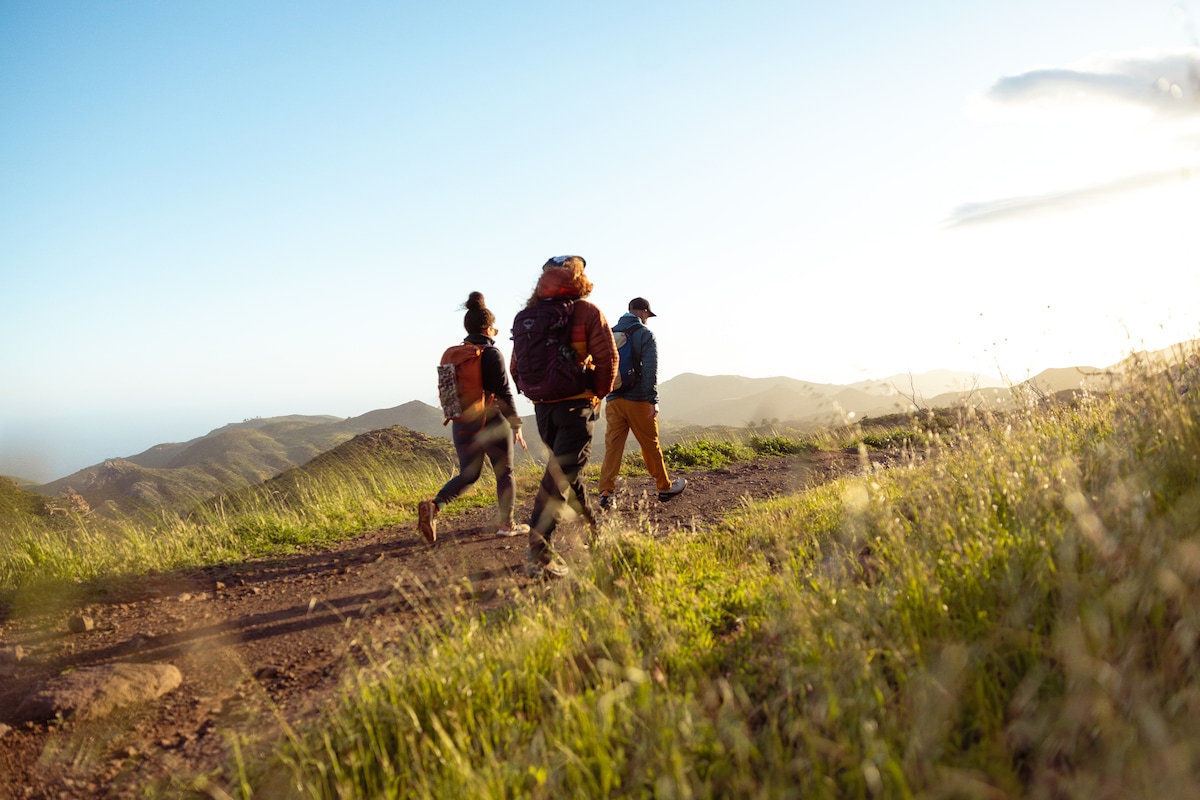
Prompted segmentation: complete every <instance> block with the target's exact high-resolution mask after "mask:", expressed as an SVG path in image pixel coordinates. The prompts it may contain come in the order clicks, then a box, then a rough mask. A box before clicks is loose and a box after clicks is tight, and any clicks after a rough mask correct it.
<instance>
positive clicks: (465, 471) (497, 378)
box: [417, 292, 529, 544]
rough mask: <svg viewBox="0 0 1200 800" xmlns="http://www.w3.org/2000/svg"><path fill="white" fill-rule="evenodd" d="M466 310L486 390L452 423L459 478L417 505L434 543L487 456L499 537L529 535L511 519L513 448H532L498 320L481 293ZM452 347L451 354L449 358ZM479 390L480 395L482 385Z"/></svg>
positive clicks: (421, 526)
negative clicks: (444, 516) (441, 521)
mask: <svg viewBox="0 0 1200 800" xmlns="http://www.w3.org/2000/svg"><path fill="white" fill-rule="evenodd" d="M464 308H466V310H467V313H466V314H464V315H463V327H464V328H465V329H466V331H467V337H466V338H465V339H464V340H463V344H464V345H475V348H474V352H475V353H476V354H477V361H478V365H477V369H478V372H477V373H476V374H477V376H478V377H477V378H475V380H476V381H477V382H478V383H479V384H481V386H482V398H481V399H480V400H479V401H478V402H479V403H480V405H479V407H478V408H479V410H477V411H476V412H474V413H468V412H464V414H463V415H462V416H459V417H455V418H453V419H452V420H451V423H452V424H451V426H450V436H451V439H452V440H453V442H454V451H455V453H457V454H458V474H457V475H455V476H454V477H453V478H451V479H450V480H448V481H447V482H446V485H445V486H443V487H442V488H441V489H440V490H439V491H438V493H437V495H436V496H434V498H433V499H432V500H422V501H421V502H420V503H419V504H418V505H417V528H418V529H419V530H420V531H421V535H422V536H424V537H425V541H427V542H429V543H430V544H433V543H434V542H435V541H436V540H437V516H438V514H440V513H441V511H442V509H444V508H445V507H446V504H447V503H449V502H451V501H453V500H454V498H456V497H458V496H459V495H460V494H462V493H463V492H465V491H466V490H467V489H469V488H470V487H471V486H472V485H474V483H475V481H477V480H479V476H480V475H482V474H483V459H484V458H485V457H486V458H487V459H488V460H489V461H490V462H491V464H492V471H493V472H495V473H496V500H497V503H498V505H499V508H500V516H499V523H498V525H499V528H498V529H497V531H496V533H498V534H499V535H500V536H517V535H519V534H525V533H529V526H528V525H523V524H521V525H519V524H516V523H515V522H514V520H513V502H514V495H515V490H514V482H513V476H512V464H513V449H514V448H513V444H514V443H516V444H519V445H520V446H521V449H523V450H525V449H528V446H527V445H526V444H525V437H524V436H523V435H522V434H521V415H520V414H518V413H517V408H516V404H515V403H514V402H513V394H512V389H511V388H510V386H509V383H508V373H507V372H506V371H505V368H504V356H503V355H501V354H500V351H499V350H498V349H496V343H495V339H494V337H495V336H496V334H497V333H498V332H499V331H498V329H497V328H496V316H495V315H494V314H493V313H492V312H491V310H490V309H488V307H487V305H486V304H485V302H484V299H483V294H482V293H480V292H471V295H470V296H469V297H468V298H467V302H466V303H465V304H464ZM454 349H455V348H450V350H447V351H446V354H447V356H449V355H450V353H451V351H452V350H454ZM466 349H467V350H468V351H470V350H471V349H472V348H466ZM445 360H446V357H445V356H444V357H443V361H445ZM475 391H476V393H479V389H478V387H476V390H475Z"/></svg>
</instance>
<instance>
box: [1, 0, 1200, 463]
mask: <svg viewBox="0 0 1200 800" xmlns="http://www.w3.org/2000/svg"><path fill="white" fill-rule="evenodd" d="M1195 13H1196V7H1195V4H1194V2H1191V1H1189V2H1165V1H1163V0H1101V1H1099V2H1098V1H1097V0H1091V1H1090V2H1082V0H1080V2H1075V1H1074V0H1070V1H1066V0H1036V1H1034V0H1014V1H1012V2H1007V3H1003V4H997V3H994V2H975V1H974V0H966V1H963V0H955V2H949V0H945V1H944V2H912V3H903V4H896V3H883V2H861V1H860V0H849V1H848V2H844V3H837V4H834V3H827V4H814V3H801V2H756V1H755V0H749V1H748V2H739V3H737V4H734V3H705V2H686V3H684V2H663V3H640V2H639V3H609V4H587V5H584V4H567V3H510V4H491V3H469V2H465V3H454V4H433V3H428V4H412V3H382V2H363V3H355V4H333V3H306V2H287V3H284V2H255V3H233V2H204V3H200V2H139V1H136V0H132V1H130V2H121V3H92V2H51V3H20V2H8V3H4V4H2V5H0V131H2V133H0V279H2V284H0V285H2V286H3V287H4V288H3V292H2V293H0V308H2V314H0V336H2V337H3V341H4V342H5V347H4V348H3V350H2V351H0V353H2V355H0V369H2V370H3V373H4V379H3V381H2V382H0V474H15V475H19V476H22V477H28V478H33V479H37V480H50V479H52V478H55V477H61V476H62V475H65V474H68V473H69V472H72V471H74V470H75V469H78V468H80V467H83V466H86V465H88V464H92V463H96V462H98V461H100V460H102V459H104V458H108V457H115V456H123V455H131V454H133V453H137V452H140V451H141V450H143V449H145V448H146V447H148V446H150V445H153V444H156V443H158V442H163V441H185V440H187V439H191V438H194V437H195V436H199V435H202V434H204V433H206V432H208V431H209V430H211V429H213V428H216V427H219V426H221V425H223V424H225V423H227V422H233V421H240V420H242V419H245V418H248V417H255V416H274V415H279V414H291V413H298V414H333V415H336V416H354V415H358V414H362V413H365V412H367V411H370V410H373V409H377V408H388V407H391V406H395V405H399V404H400V403H403V402H407V401H409V400H414V399H416V400H422V401H425V402H428V403H431V404H433V403H435V402H436V393H435V390H434V386H435V384H434V369H433V365H434V364H435V363H436V362H437V359H438V357H439V356H440V353H441V351H442V349H444V348H445V347H446V346H447V345H448V344H452V343H454V341H455V340H456V339H457V338H458V337H459V336H460V335H461V318H462V310H461V305H462V303H463V301H464V300H465V299H466V297H467V294H468V293H469V292H470V291H472V290H480V291H482V292H484V293H485V295H486V296H487V298H488V301H489V304H490V305H491V307H492V309H493V310H494V311H495V312H496V313H497V315H498V316H499V317H500V320H501V324H502V327H503V326H505V325H507V323H508V321H509V320H511V317H512V315H513V314H514V313H515V312H516V310H517V309H518V308H519V306H520V304H521V302H522V300H523V299H524V297H526V296H527V295H528V293H529V291H530V289H531V287H532V285H533V282H534V280H535V278H536V275H537V271H538V268H539V267H540V265H541V263H542V262H543V261H544V260H545V259H546V258H547V257H548V256H551V255H558V254H563V253H578V254H581V255H583V256H585V257H586V258H587V260H588V265H589V266H588V269H589V273H590V274H591V276H592V279H593V281H594V282H595V283H596V287H597V288H596V292H595V294H594V295H593V298H592V299H593V300H595V301H596V302H597V303H599V304H600V305H601V307H602V308H603V309H604V310H605V311H606V313H607V314H608V315H609V316H610V317H611V318H613V319H614V320H615V317H616V316H618V315H619V314H620V312H621V311H623V310H624V307H625V304H626V303H627V301H628V300H629V298H630V297H633V296H635V295H642V296H645V297H648V298H649V299H650V300H651V303H652V305H653V306H654V308H655V310H656V312H657V313H658V314H659V316H658V317H657V318H656V319H655V320H654V323H653V324H654V327H655V330H656V331H657V333H658V336H659V341H660V357H661V364H662V367H661V369H662V374H661V375H660V378H662V379H664V380H665V379H667V378H670V377H672V376H674V375H677V374H680V373H683V372H696V373H701V374H708V375H716V374H739V375H747V376H751V377H767V376H772V375H779V374H784V375H788V376H790V377H794V378H799V379H802V380H810V381H816V382H822V383H850V382H854V381H859V380H865V379H877V378H884V377H888V376H892V375H896V374H904V373H908V372H913V373H919V372H924V371H928V370H932V369H954V370H962V371H967V372H975V373H979V374H984V375H992V376H1000V377H1003V378H1010V379H1014V380H1020V379H1021V378H1024V377H1027V376H1029V375H1032V374H1035V373H1037V372H1039V371H1041V370H1042V369H1045V368H1048V367H1057V366H1071V365H1079V364H1087V365H1094V366H1103V365H1105V364H1108V363H1112V362H1114V361H1116V360H1118V359H1119V358H1121V357H1122V356H1123V355H1125V354H1126V353H1128V352H1129V351H1130V350H1134V349H1144V348H1147V347H1149V348H1157V347H1162V346H1166V345H1169V344H1171V343H1173V342H1176V341H1181V340H1184V339H1191V338H1194V337H1196V336H1197V335H1198V332H1197V325H1198V323H1200V314H1198V313H1197V312H1198V311H1200V277H1198V276H1200V270H1197V268H1196V267H1197V258H1196V236H1195V233H1194V229H1195V216H1196V209H1197V208H1200V202H1198V201H1200V188H1198V187H1200V51H1198V50H1197V46H1198V42H1197V25H1196V19H1195ZM1193 174H1194V175H1195V176H1196V177H1195V178H1192V177H1190V176H1191V175H1193ZM505 344H506V342H505V341H504V340H503V339H502V340H501V346H502V348H503V347H504V346H505ZM663 413H664V415H666V416H669V409H664V410H663Z"/></svg>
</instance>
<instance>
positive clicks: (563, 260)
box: [550, 256, 587, 267]
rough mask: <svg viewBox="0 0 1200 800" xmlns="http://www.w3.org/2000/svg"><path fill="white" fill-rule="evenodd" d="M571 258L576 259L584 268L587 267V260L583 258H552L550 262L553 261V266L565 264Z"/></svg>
mask: <svg viewBox="0 0 1200 800" xmlns="http://www.w3.org/2000/svg"><path fill="white" fill-rule="evenodd" d="M572 258H578V259H579V260H580V261H581V262H582V263H583V265H584V266H585V267H586V266H587V260H586V259H585V258H584V257H583V256H555V257H554V258H552V259H550V260H551V261H553V262H554V263H555V264H565V263H566V262H567V261H569V260H570V259H572Z"/></svg>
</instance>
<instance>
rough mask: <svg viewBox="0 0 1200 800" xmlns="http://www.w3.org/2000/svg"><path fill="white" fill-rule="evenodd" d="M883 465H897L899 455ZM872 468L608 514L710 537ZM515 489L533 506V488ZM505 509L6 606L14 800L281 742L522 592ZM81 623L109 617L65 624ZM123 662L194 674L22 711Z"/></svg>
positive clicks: (632, 493)
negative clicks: (419, 649) (36, 717)
mask: <svg viewBox="0 0 1200 800" xmlns="http://www.w3.org/2000/svg"><path fill="white" fill-rule="evenodd" d="M871 458H872V461H879V462H883V463H887V462H889V461H891V460H893V459H894V458H895V454H885V453H875V454H872V457H871ZM861 466H862V464H861V460H860V457H859V455H858V453H857V452H854V451H843V452H834V453H817V454H813V455H809V456H802V457H795V458H775V459H767V460H762V461H757V462H752V463H738V464H733V465H731V466H730V467H729V468H728V469H722V470H716V471H695V472H687V473H682V474H684V475H686V477H687V478H688V488H687V491H685V492H684V493H683V494H682V495H680V496H679V497H677V498H675V499H673V500H671V501H670V502H667V503H660V502H659V501H658V499H657V496H656V495H655V494H653V493H652V492H648V491H646V490H649V489H651V488H652V484H651V482H650V480H649V479H648V478H646V477H644V476H643V477H641V478H633V479H630V480H628V481H624V482H623V485H622V486H621V487H620V488H621V490H622V491H621V494H620V496H619V497H620V499H621V501H622V502H621V504H620V506H619V507H618V509H617V510H616V511H615V512H613V513H612V514H611V515H610V517H611V519H612V520H613V522H612V523H608V522H606V523H605V524H606V525H608V524H613V525H619V524H620V523H621V522H626V523H632V524H637V525H639V526H641V525H642V524H647V525H648V526H649V529H650V530H653V531H655V532H657V533H659V534H661V535H670V533H671V532H673V531H678V530H681V529H695V530H710V529H712V528H714V527H715V524H716V523H717V522H718V521H719V520H720V519H721V518H722V517H723V516H724V514H725V513H726V512H727V511H728V510H730V509H732V508H736V507H737V505H738V504H739V503H741V502H742V501H743V499H744V498H753V499H762V498H766V497H770V496H773V495H777V494H780V493H787V492H792V491H795V490H797V489H799V488H801V487H803V486H806V485H813V484H815V483H819V482H821V481H824V480H828V479H829V478H831V477H833V476H835V475H838V474H844V473H846V472H853V471H856V470H858V469H861ZM474 491H480V490H478V489H476V490H474ZM518 491H520V492H523V493H524V494H525V496H524V498H523V499H524V501H525V503H524V505H525V508H526V512H527V510H528V507H529V505H530V504H531V499H532V498H531V496H529V493H530V492H531V491H532V487H526V486H519V487H518ZM491 514H492V511H491V510H490V509H478V510H473V511H470V512H466V513H462V514H446V515H443V516H442V517H441V518H440V519H439V537H438V543H437V545H435V546H433V547H430V546H429V545H427V544H425V542H424V540H423V539H421V537H420V536H419V535H418V534H417V533H416V531H415V525H409V526H405V527H402V528H388V529H384V530H379V531H374V532H371V533H368V534H364V535H362V536H359V537H357V538H355V539H353V540H351V541H348V542H344V543H342V544H339V545H337V546H334V547H330V548H328V549H325V550H321V551H316V552H306V553H302V554H297V555H291V556H286V557H281V558H273V559H264V560H256V561H249V562H245V563H240V564H234V565H228V566H224V567H220V568H212V569H204V570H196V571H191V572H187V573H179V574H170V575H156V576H150V577H147V578H145V579H144V580H139V581H138V582H137V584H136V585H135V586H130V587H128V588H126V589H121V590H112V589H110V590H109V591H108V593H107V594H105V595H104V596H102V597H99V598H96V597H93V598H91V599H90V601H89V602H88V603H87V604H86V605H80V606H68V605H64V606H62V607H59V608H54V609H38V610H37V612H36V613H33V614H14V613H13V612H11V611H0V614H3V615H4V616H0V645H2V646H3V647H4V648H9V649H11V648H15V647H18V646H19V647H20V648H22V650H23V652H24V658H23V659H22V660H21V661H20V662H18V663H16V664H13V663H7V664H0V679H2V681H3V682H2V683H0V798H98V797H132V796H135V794H137V793H138V789H139V787H141V788H144V787H146V786H147V785H150V784H151V783H152V782H154V781H158V780H161V779H163V778H165V777H167V776H188V775H196V774H200V773H212V772H214V771H217V770H219V769H220V768H222V767H223V766H224V765H225V764H226V758H227V752H226V748H227V737H226V736H225V735H223V733H224V732H227V731H231V730H234V731H239V732H245V733H253V732H257V733H260V734H262V733H264V732H265V735H267V736H268V737H270V736H273V735H274V733H275V732H277V731H278V730H279V722H278V718H279V717H282V718H283V719H285V720H287V721H288V722H289V723H295V722H298V721H301V720H303V719H304V718H305V717H306V716H308V715H311V714H313V713H315V709H319V708H320V707H321V706H322V704H323V703H324V702H325V701H327V700H328V699H329V698H330V697H331V696H333V695H334V694H335V693H336V692H337V691H338V689H339V686H340V685H341V680H342V677H343V675H344V672H345V669H346V667H347V665H348V664H349V663H351V662H352V661H353V660H354V658H355V657H356V656H357V655H360V654H361V653H362V651H363V647H364V644H365V643H369V642H371V641H372V640H380V639H383V640H386V639H394V638H398V637H401V636H403V635H404V634H405V632H406V631H410V630H412V629H413V628H414V627H415V626H417V625H419V624H421V622H422V620H423V619H428V618H429V614H430V609H431V608H454V607H457V606H466V605H470V607H471V611H472V612H473V613H478V612H479V611H482V610H486V609H487V608H489V607H494V606H496V605H498V604H502V603H506V602H510V600H511V597H512V595H513V593H515V592H520V591H523V590H525V589H527V588H529V587H530V586H531V585H532V584H533V582H532V581H530V580H529V579H527V578H525V577H523V576H522V575H521V572H520V567H521V565H522V564H523V562H524V552H525V537H517V538H513V539H509V538H504V537H499V536H496V535H495V532H494V531H495V529H494V526H493V525H492V524H491ZM585 537H586V528H585V527H584V526H583V524H582V522H580V521H575V522H571V523H568V524H565V525H564V526H562V527H560V529H559V533H558V534H556V542H555V544H556V546H557V547H558V549H559V551H560V552H561V553H562V554H563V555H564V557H565V558H566V560H567V561H568V562H569V563H571V562H574V563H579V562H580V561H581V560H583V559H586V558H587V551H586V549H585V548H584V547H583V546H582V543H583V540H584V539H585ZM450 601H452V602H450ZM447 603H448V604H447ZM73 615H86V616H87V617H90V618H91V619H92V620H93V621H94V623H95V627H94V628H93V629H92V630H90V631H87V632H84V633H78V634H75V633H71V632H69V631H68V626H67V620H68V618H69V617H71V616H73ZM115 662H158V663H169V664H173V665H175V666H176V667H178V668H179V670H180V672H181V673H182V675H183V683H182V685H181V686H180V687H179V688H177V689H175V690H174V691H172V692H170V693H168V694H166V695H164V696H163V697H162V698H160V699H159V700H157V701H154V702H150V703H145V704H142V705H140V706H138V707H135V708H131V709H127V710H123V711H119V712H116V713H114V714H112V715H110V716H108V717H105V718H103V719H101V720H97V721H90V722H80V721H67V722H63V723H52V724H49V725H47V724H36V723H27V722H22V721H20V720H18V719H16V718H15V716H14V712H15V710H16V708H17V705H18V704H19V702H20V701H21V700H22V699H23V698H24V697H25V696H27V695H28V694H29V693H30V692H31V691H33V690H34V689H35V688H37V687H38V686H39V685H41V684H43V683H44V681H45V680H46V679H48V678H50V677H52V676H54V675H58V674H60V673H62V672H64V671H67V670H79V669H81V668H84V667H91V666H96V665H103V664H110V663H115ZM6 726H7V728H8V730H5V727H6ZM264 726H265V728H264Z"/></svg>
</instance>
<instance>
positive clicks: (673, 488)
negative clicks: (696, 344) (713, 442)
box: [600, 297, 687, 510]
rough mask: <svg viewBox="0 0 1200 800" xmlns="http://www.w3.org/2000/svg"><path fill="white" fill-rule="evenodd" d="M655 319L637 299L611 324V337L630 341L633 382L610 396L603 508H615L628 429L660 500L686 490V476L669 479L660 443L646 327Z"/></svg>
mask: <svg viewBox="0 0 1200 800" xmlns="http://www.w3.org/2000/svg"><path fill="white" fill-rule="evenodd" d="M656 316H658V315H657V314H655V313H654V312H653V311H651V310H650V303H649V301H647V300H646V298H644V297H635V298H633V299H632V300H630V301H629V311H628V312H626V313H625V314H622V315H621V318H620V319H619V320H617V324H616V325H614V326H613V333H614V334H616V335H617V336H618V338H620V337H621V336H623V337H624V338H625V339H626V340H627V341H628V342H629V351H628V352H629V358H630V360H631V361H632V367H633V380H632V382H631V383H630V384H629V385H626V384H625V381H624V379H622V381H621V385H620V386H618V387H617V388H616V389H615V390H614V391H612V392H610V393H609V395H608V398H607V402H606V403H605V405H604V421H605V423H606V424H607V425H608V431H607V432H606V433H605V436H604V466H603V467H602V468H601V470H600V508H602V509H605V510H608V509H610V508H612V507H613V504H614V501H613V496H614V495H615V494H616V491H617V473H619V472H620V471H621V459H622V458H623V457H624V456H625V440H626V439H628V438H629V433H630V431H632V432H633V438H635V439H637V442H638V444H639V445H640V446H641V448H642V460H643V461H645V462H646V471H647V472H649V473H650V477H652V478H654V483H655V485H656V487H657V488H658V499H659V500H662V501H664V502H665V501H667V500H670V499H671V498H672V497H675V496H676V495H678V494H679V493H680V492H682V491H683V490H684V487H686V486H687V480H686V479H685V478H682V477H680V478H676V479H675V480H671V479H670V477H669V476H668V475H667V464H666V462H665V461H664V460H663V453H662V445H661V444H660V443H659V441H658V343H657V342H656V341H655V339H654V332H653V331H651V330H650V328H648V327H646V323H647V322H649V321H650V318H651V317H656ZM621 370H622V371H624V370H625V364H621Z"/></svg>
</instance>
